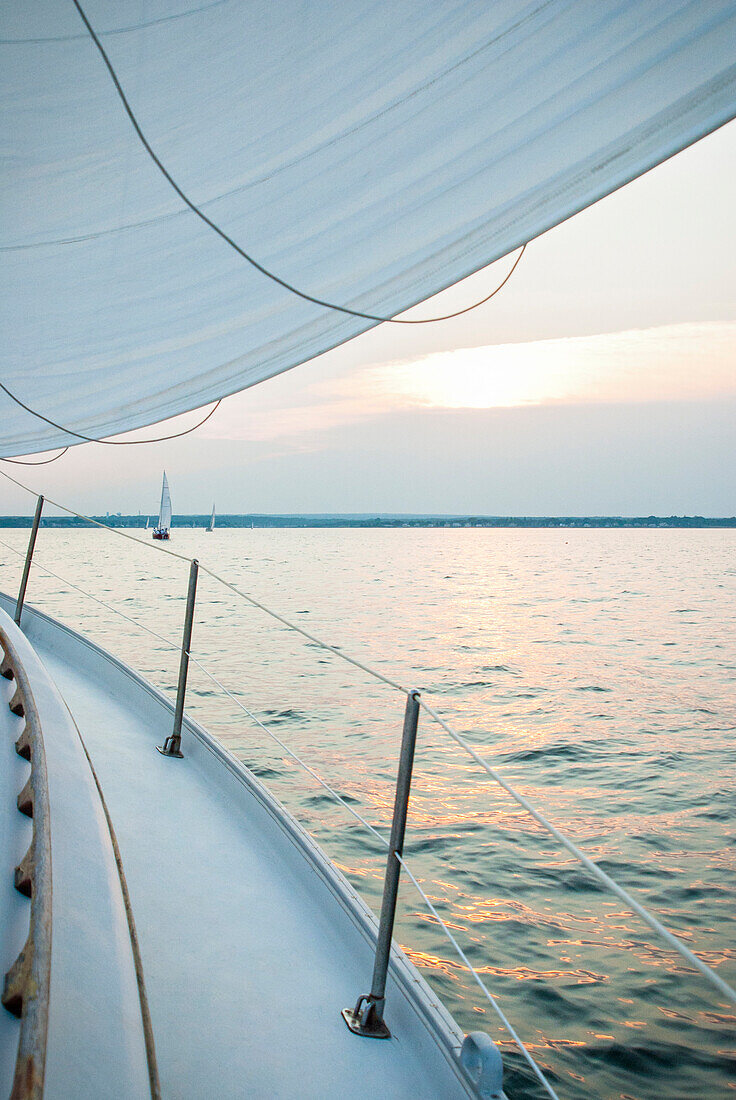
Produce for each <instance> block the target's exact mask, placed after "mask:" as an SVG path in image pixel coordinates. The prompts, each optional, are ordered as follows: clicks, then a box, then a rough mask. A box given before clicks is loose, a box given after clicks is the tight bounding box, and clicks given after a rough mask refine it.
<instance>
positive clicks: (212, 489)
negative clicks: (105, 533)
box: [0, 123, 736, 515]
mask: <svg viewBox="0 0 736 1100" xmlns="http://www.w3.org/2000/svg"><path fill="white" fill-rule="evenodd" d="M734 178H736V124H734V123H731V124H730V125H729V126H726V127H724V128H722V129H721V130H720V131H718V132H717V133H715V134H713V135H711V136H710V137H708V138H706V139H704V140H703V141H701V142H699V143H697V145H695V146H693V147H691V148H690V149H688V150H686V151H685V152H684V153H681V154H680V155H679V156H677V157H675V158H673V159H672V160H670V161H668V162H666V163H665V164H663V165H661V166H660V167H659V168H657V169H655V170H654V171H652V172H650V173H648V174H647V175H646V176H644V177H642V178H641V179H639V180H637V181H635V182H634V183H633V184H630V185H629V186H628V187H626V188H623V189H622V190H621V191H619V192H617V193H616V194H614V195H612V196H609V197H608V198H607V199H604V200H602V201H601V202H599V203H598V204H596V205H595V206H594V207H592V208H590V209H589V210H587V211H584V212H583V213H582V214H579V215H578V216H577V217H575V218H572V219H571V220H570V221H568V222H566V223H565V224H563V225H561V226H559V227H558V228H557V229H555V230H552V231H550V232H549V233H547V234H545V235H544V236H543V237H541V238H539V239H538V240H536V241H533V242H532V243H531V244H530V245H529V247H528V249H527V253H526V255H525V256H524V258H523V260H522V262H521V264H520V265H519V267H518V269H517V271H516V272H515V274H514V276H513V278H512V279H511V281H510V282H509V283H508V285H507V286H506V287H504V289H503V291H502V292H501V293H500V294H499V295H498V296H497V297H496V298H494V299H493V301H491V302H490V303H488V304H487V305H485V306H483V307H482V308H480V309H478V310H476V311H474V312H471V313H469V314H466V315H465V316H464V317H461V318H457V319H455V320H453V321H449V322H446V323H442V324H437V325H428V326H426V327H421V326H403V327H402V326H396V325H383V326H379V327H377V328H376V329H373V330H372V331H370V332H368V333H366V334H364V335H363V336H362V337H359V338H358V339H356V340H354V341H352V342H350V343H349V344H346V345H343V346H342V347H340V348H337V349H335V350H334V351H332V352H329V353H327V354H326V355H324V356H321V357H320V358H319V359H317V360H314V361H312V362H311V363H306V364H304V365H303V366H301V367H298V368H296V369H294V370H292V371H289V372H287V373H286V374H284V375H281V376H279V377H276V378H273V379H270V380H269V381H267V382H264V383H261V384H260V385H259V386H256V387H254V388H253V389H251V390H246V391H245V392H244V393H242V394H237V395H235V396H233V397H230V398H228V399H227V400H226V401H225V402H224V403H223V405H222V407H221V408H220V409H219V410H218V412H217V414H216V415H215V416H214V417H213V418H212V420H211V421H209V422H208V424H207V425H206V426H205V427H204V428H203V429H201V430H200V431H199V432H198V433H197V434H196V435H195V436H190V437H187V438H185V439H182V440H178V441H174V442H171V443H166V444H157V445H152V446H151V447H150V448H149V447H145V448H144V447H138V448H131V449H130V450H128V451H126V452H124V455H125V460H124V461H122V462H121V460H120V452H118V451H116V449H114V448H104V447H100V446H95V445H90V446H85V447H75V448H73V449H72V451H70V452H69V454H68V455H67V456H65V458H64V459H62V460H61V461H60V462H59V463H58V464H56V465H52V466H48V467H44V468H42V470H41V471H33V470H30V469H28V470H26V469H25V468H22V467H15V468H14V469H13V472H14V473H18V472H22V475H23V477H25V478H26V480H27V481H28V483H29V484H30V485H32V486H34V487H35V488H38V489H39V490H43V491H45V492H47V493H50V494H52V495H57V496H58V498H59V499H62V500H65V501H69V502H70V503H71V504H72V505H73V506H75V507H78V508H81V509H85V510H92V511H101V512H105V511H111V512H114V511H122V512H137V511H139V510H140V511H142V512H144V513H145V512H148V511H151V512H152V511H153V509H154V506H155V503H156V500H157V495H158V491H159V486H160V477H161V470H162V469H163V468H164V467H165V468H166V469H167V471H168V473H169V478H170V481H171V485H172V496H173V500H174V511H175V512H176V511H180V512H202V513H205V512H208V511H209V509H210V507H211V505H212V500H213V498H214V499H216V501H217V506H218V511H220V512H228V511H232V512H251V511H258V512H287V511H288V512H300V511H301V512H365V511H386V512H401V511H406V512H428V511H432V512H435V511H436V512H464V511H473V512H479V513H487V514H494V513H495V514H526V515H529V514H549V515H554V514H581V513H592V514H610V513H615V514H650V513H665V514H672V513H680V514H681V513H683V512H687V513H701V514H704V515H714V514H717V515H733V514H734V513H736V458H735V457H734V456H735V455H736V428H735V427H734V425H735V424H736V262H734V247H735V245H736V205H735V204H734V202H733V179H734ZM511 262H512V258H507V259H504V260H500V261H498V263H496V264H494V265H492V266H491V268H488V269H486V270H485V271H481V272H479V273H477V274H476V275H474V276H472V277H471V278H469V279H466V280H465V281H464V282H463V283H461V284H458V285H457V286H456V287H453V288H451V289H450V290H448V291H445V292H444V293H443V294H440V295H438V296H437V297H436V298H435V299H434V300H432V301H430V302H428V303H425V304H424V305H423V306H418V307H417V308H416V309H415V310H414V311H413V312H412V313H411V314H410V315H411V316H415V317H421V316H432V315H434V314H436V313H438V312H448V311H452V310H454V309H457V308H461V307H463V306H465V305H467V304H468V303H470V302H472V301H474V300H476V299H479V298H482V297H484V296H485V295H486V294H487V293H488V292H489V290H490V289H492V288H493V286H495V285H497V284H498V283H499V282H500V281H501V280H502V279H503V277H504V275H505V274H506V272H507V271H508V268H509V266H510V263H511ZM197 418H198V417H197V415H196V414H188V415H187V416H185V417H179V418H177V419H176V420H174V421H170V422H169V424H168V425H166V427H167V428H168V427H169V425H170V426H171V430H176V429H177V428H179V427H180V426H184V425H186V424H188V423H192V422H193V421H195V420H196V419H197ZM150 434H159V432H158V431H153V432H152V431H150V430H149V431H148V432H145V431H142V432H140V433H136V436H137V437H141V438H145V437H146V435H150ZM136 436H134V438H135V437H136ZM30 508H31V502H30V501H29V498H28V497H27V496H25V495H24V494H21V493H20V492H19V491H17V490H15V489H13V488H12V487H9V486H6V485H0V511H2V512H11V513H13V512H24V513H25V512H28V511H29V510H30Z"/></svg>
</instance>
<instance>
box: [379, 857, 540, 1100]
mask: <svg viewBox="0 0 736 1100" xmlns="http://www.w3.org/2000/svg"><path fill="white" fill-rule="evenodd" d="M394 854H395V855H396V859H397V861H398V862H399V863H400V864H401V866H402V867H403V868H404V870H405V871H406V873H407V875H408V876H409V878H410V879H411V881H412V882H413V883H414V886H415V887H416V889H417V891H418V893H419V895H420V897H421V898H423V899H424V904H425V905H426V906H427V908H428V909H429V911H430V913H431V914H432V916H433V917H434V918H435V920H436V921H437V922H438V924H439V925H440V927H441V928H442V931H443V932H444V933H445V935H446V936H447V938H448V940H449V941H450V943H451V944H452V946H453V947H454V948H455V950H456V951H457V953H458V955H459V956H460V958H461V959H462V961H463V962H464V963H465V965H466V966H467V968H468V970H469V971H470V973H471V974H472V975H473V977H474V978H475V980H476V982H477V983H478V985H479V986H480V988H481V990H482V991H483V994H484V995H485V997H486V998H487V1000H488V1001H489V1002H490V1004H491V1006H492V1007H493V1008H494V1009H495V1011H496V1014H497V1016H498V1018H499V1019H500V1021H501V1023H502V1024H503V1025H504V1027H505V1028H506V1030H507V1031H508V1033H509V1035H510V1036H511V1038H512V1039H513V1040H514V1042H515V1043H516V1045H517V1047H518V1048H519V1050H520V1051H521V1053H522V1054H523V1055H524V1058H525V1059H526V1061H527V1062H528V1063H529V1065H530V1066H531V1068H532V1070H533V1072H534V1074H535V1076H536V1077H537V1079H538V1080H539V1081H540V1083H541V1084H542V1086H543V1087H544V1088H545V1089H546V1091H547V1093H548V1095H549V1096H551V1097H552V1100H559V1097H558V1095H557V1093H556V1092H555V1090H554V1089H553V1088H552V1086H551V1085H550V1083H549V1081H548V1080H547V1078H546V1077H545V1075H544V1074H543V1073H542V1071H541V1069H540V1068H539V1066H538V1065H537V1063H536V1062H535V1061H534V1059H533V1058H532V1056H531V1054H530V1053H529V1051H528V1050H527V1049H526V1046H525V1045H524V1041H523V1040H522V1039H521V1038H520V1037H519V1036H518V1035H517V1033H516V1031H515V1029H514V1027H513V1026H512V1024H511V1021H510V1020H509V1018H508V1016H507V1015H506V1013H505V1012H504V1011H503V1009H502V1008H501V1006H500V1004H499V1003H498V1001H497V1000H496V998H495V997H494V996H493V995H492V993H491V992H490V990H489V989H488V986H487V985H486V984H485V982H484V981H483V979H482V978H481V976H480V974H479V973H478V971H477V970H476V969H475V967H474V966H473V964H472V963H471V961H470V959H469V958H468V956H467V955H466V954H465V952H464V951H463V949H462V947H461V946H460V944H459V943H458V942H457V940H456V939H455V937H454V936H453V934H452V932H451V931H450V929H449V928H448V926H447V925H446V924H445V922H444V921H443V919H442V917H441V916H440V915H439V913H438V912H437V910H436V909H435V907H434V905H433V904H432V902H431V901H430V900H429V898H428V897H427V895H426V894H425V892H424V890H423V889H422V887H421V886H420V885H419V883H418V882H417V880H416V879H415V877H414V875H413V874H412V871H411V869H410V867H409V866H408V865H407V863H406V861H405V859H404V857H403V856H400V855H399V854H398V852H396V853H394Z"/></svg>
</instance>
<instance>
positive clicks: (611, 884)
mask: <svg viewBox="0 0 736 1100" xmlns="http://www.w3.org/2000/svg"><path fill="white" fill-rule="evenodd" d="M419 705H420V706H421V707H423V708H424V710H425V711H426V712H427V714H429V715H430V717H431V718H433V719H434V720H435V722H437V723H438V725H440V726H442V728H443V730H444V731H445V733H447V734H448V735H449V736H450V737H451V738H452V740H453V741H455V742H456V744H458V745H460V747H461V748H463V749H465V751H466V752H467V753H468V754H469V755H470V756H472V758H473V760H475V762H476V764H479V765H480V767H481V768H482V769H483V771H485V772H487V773H488V775H490V777H491V779H493V780H495V782H496V783H498V785H499V786H500V787H503V789H504V790H505V791H506V793H507V794H509V795H511V797H512V798H513V799H514V801H515V802H518V804H519V805H520V806H522V807H523V808H524V809H525V810H526V812H527V813H528V814H530V816H531V817H533V818H534V820H535V821H536V822H537V824H538V825H541V826H542V828H543V829H546V830H547V832H548V833H550V834H551V835H552V836H553V837H554V838H555V840H557V841H558V842H559V843H560V844H561V845H562V847H563V848H566V849H567V851H568V852H570V854H571V855H573V856H575V858H576V859H577V860H579V861H580V863H582V865H583V867H585V869H586V870H587V871H589V872H590V873H591V875H593V876H594V877H595V878H597V879H598V881H599V882H601V883H602V884H603V885H604V886H605V887H606V888H607V889H608V890H610V891H611V892H612V893H613V894H615V895H616V897H618V898H620V900H621V901H623V902H624V903H625V904H626V905H627V906H628V907H629V908H630V909H631V910H632V911H633V912H634V913H636V914H637V916H639V917H641V919H642V920H643V921H644V923H645V924H647V925H648V926H649V927H650V928H651V929H652V931H653V932H656V933H657V934H658V935H659V936H661V937H662V938H663V939H664V940H665V941H666V942H667V943H668V944H669V945H670V947H671V948H673V949H674V950H675V951H677V952H678V954H679V955H681V956H682V958H683V959H685V960H686V961H687V962H689V963H690V965H691V966H692V967H693V968H694V969H695V970H698V971H699V972H700V973H701V974H702V975H703V977H704V978H707V979H708V981H709V982H710V983H711V985H714V986H715V987H716V989H718V991H719V992H720V993H721V994H722V995H723V996H724V997H726V998H727V1000H729V1001H731V1002H732V1004H736V989H734V988H733V987H732V986H730V985H729V984H728V983H727V982H724V980H723V979H722V978H720V977H719V976H718V974H716V972H715V971H714V970H711V968H710V967H709V966H708V964H707V963H704V962H703V961H702V959H699V958H698V956H697V955H695V954H693V952H692V951H691V950H690V948H689V947H686V946H685V944H684V943H682V942H681V941H680V940H678V939H677V937H676V936H673V935H672V933H671V932H669V931H668V930H667V929H666V928H665V926H664V925H663V924H660V922H659V921H658V920H657V918H656V917H654V916H652V914H651V913H650V912H649V911H648V910H647V909H645V908H644V906H643V905H640V904H639V902H638V901H635V900H634V898H632V896H631V894H629V893H628V892H627V891H626V890H624V888H623V887H622V886H619V885H618V883H617V882H616V881H615V880H614V879H612V878H611V877H610V875H607V874H606V872H605V871H603V870H601V868H600V867H599V866H598V864H597V863H595V862H594V861H593V860H592V859H590V858H589V857H588V856H586V855H585V853H584V852H582V851H581V850H580V848H578V846H577V845H576V844H573V842H572V841H571V840H568V838H567V837H566V836H565V835H564V833H561V832H560V830H559V829H558V828H557V827H556V826H555V825H553V824H552V822H551V821H548V820H547V818H546V817H544V816H543V815H542V814H541V813H540V812H539V810H536V809H535V808H534V806H533V805H532V804H531V802H530V801H529V800H528V799H527V798H525V797H524V795H523V794H519V792H518V791H516V790H514V788H513V787H512V786H511V784H510V783H507V782H506V780H505V779H504V778H503V777H502V776H501V775H500V774H499V773H498V772H497V771H496V769H495V768H492V767H491V766H490V764H488V763H487V762H486V761H485V760H484V759H483V757H482V756H480V754H479V753H477V752H476V751H475V749H474V748H473V746H472V745H471V744H470V743H469V742H468V741H466V740H465V738H464V737H461V736H460V734H459V733H455V731H454V730H453V729H452V727H451V726H450V725H449V723H448V722H446V721H445V719H444V718H442V717H441V716H440V715H439V714H438V713H437V711H436V710H434V709H433V707H431V706H430V705H429V703H426V702H425V701H424V699H423V698H422V697H421V696H420V698H419Z"/></svg>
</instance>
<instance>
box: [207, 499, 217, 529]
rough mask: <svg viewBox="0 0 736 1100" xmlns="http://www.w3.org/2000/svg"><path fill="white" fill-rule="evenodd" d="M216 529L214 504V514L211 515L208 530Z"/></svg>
mask: <svg viewBox="0 0 736 1100" xmlns="http://www.w3.org/2000/svg"><path fill="white" fill-rule="evenodd" d="M214 529H215V506H214V504H213V505H212V515H211V516H210V525H209V527H208V528H207V530H208V531H214Z"/></svg>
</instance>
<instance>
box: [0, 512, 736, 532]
mask: <svg viewBox="0 0 736 1100" xmlns="http://www.w3.org/2000/svg"><path fill="white" fill-rule="evenodd" d="M92 518H93V519H95V520H97V521H98V522H99V523H104V524H107V525H108V526H109V527H125V528H134V529H138V530H141V529H143V528H145V526H146V517H145V516H123V515H104V516H93V517H92ZM209 521H210V517H209V515H180V516H174V522H173V527H174V528H176V527H180V528H187V527H189V528H191V527H207V525H208V524H209ZM150 522H151V523H152V522H153V517H151V519H150ZM41 525H42V526H43V527H47V528H54V527H85V528H89V527H90V525H89V524H88V523H86V522H85V521H84V520H81V519H77V517H76V516H44V517H43V519H42V521H41ZM30 526H31V517H30V516H0V527H30ZM217 527H218V528H223V527H570V528H575V527H736V516H719V517H713V516H473V515H461V516H444V515H394V514H381V513H378V514H376V515H338V514H335V515H332V514H310V515H290V514H284V515H258V514H253V515H222V516H218V517H217ZM93 529H94V528H93Z"/></svg>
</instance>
